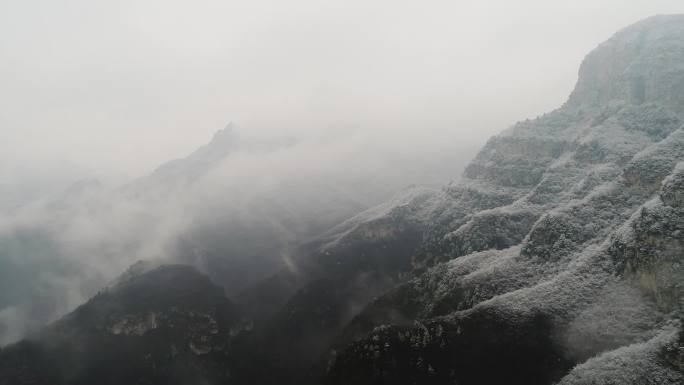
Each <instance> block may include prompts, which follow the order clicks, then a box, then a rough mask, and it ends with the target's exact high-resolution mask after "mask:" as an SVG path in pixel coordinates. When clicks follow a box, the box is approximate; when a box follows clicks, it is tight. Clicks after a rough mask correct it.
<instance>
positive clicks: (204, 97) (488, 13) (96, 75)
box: [0, 0, 684, 176]
mask: <svg viewBox="0 0 684 385" xmlns="http://www.w3.org/2000/svg"><path fill="white" fill-rule="evenodd" d="M680 12H684V3H682V1H681V0H629V1H624V0H623V1H618V0H575V1H567V0H564V1H549V0H518V1H510V0H495V1H481V0H478V1H454V0H451V1H402V0H382V1H370V0H363V1H357V0H344V1H324V0H303V1H302V0H300V1H282V0H249V1H220V0H216V1H214V0H194V1H178V0H124V1H93V0H0V84H2V86H1V87H0V105H2V108H0V153H2V154H3V155H2V157H0V161H3V159H4V160H5V161H6V159H8V158H14V159H22V160H33V159H38V158H41V159H51V158H59V159H64V160H67V161H70V162H74V163H77V164H81V165H83V166H85V167H87V168H89V169H97V170H107V171H114V172H118V173H124V174H126V175H129V174H130V175H131V176H132V175H136V174H141V173H145V172H147V171H149V170H150V169H151V168H153V167H154V165H156V164H157V163H159V162H162V161H164V160H167V159H169V158H174V157H177V156H180V155H183V154H185V153H187V152H189V151H190V150H192V149H194V148H195V147H197V146H198V145H200V144H201V143H204V142H206V141H207V140H208V139H209V138H210V137H211V134H212V133H213V132H214V131H216V130H217V129H219V128H221V127H223V126H224V125H225V124H226V123H227V122H229V121H233V122H236V123H237V124H238V125H239V126H241V127H242V128H243V129H246V130H250V131H252V132H255V133H257V134H259V135H261V134H264V135H277V134H278V133H283V132H285V133H288V134H289V133H297V134H299V133H308V134H316V135H319V136H328V135H330V134H331V133H334V134H335V135H343V134H346V133H349V132H365V131H368V130H375V131H376V132H377V133H378V134H377V135H376V137H377V138H381V137H383V136H385V137H387V138H391V137H396V136H402V137H405V138H411V137H417V136H420V135H423V136H424V135H426V134H428V135H433V133H434V135H435V137H437V138H440V140H442V138H444V137H445V133H447V134H448V135H447V136H446V137H449V138H452V140H453V141H454V142H459V141H460V142H467V143H473V145H475V144H477V143H479V142H482V141H483V140H484V139H485V138H486V137H488V136H489V135H491V134H493V133H496V132H498V131H500V130H502V129H503V128H505V127H506V126H508V125H510V124H512V123H514V121H516V120H519V119H523V118H526V117H534V116H536V115H538V114H541V113H543V112H545V111H548V110H550V109H552V108H554V107H557V106H559V105H560V104H561V103H562V102H563V101H564V100H565V98H566V97H567V95H568V94H569V92H570V90H571V89H572V87H573V85H574V83H575V81H576V77H577V69H578V66H579V64H580V62H581V60H582V58H583V56H584V55H585V54H586V53H587V52H588V51H589V50H591V49H592V48H594V47H595V46H596V45H597V44H598V43H600V42H601V41H603V40H605V39H606V38H608V37H609V36H610V35H612V34H613V33H614V32H616V31H617V30H618V29H620V28H622V27H624V26H626V25H628V24H630V23H632V22H635V21H637V20H639V19H642V18H644V17H647V16H650V15H653V14H657V13H680ZM409 142H410V141H409Z"/></svg>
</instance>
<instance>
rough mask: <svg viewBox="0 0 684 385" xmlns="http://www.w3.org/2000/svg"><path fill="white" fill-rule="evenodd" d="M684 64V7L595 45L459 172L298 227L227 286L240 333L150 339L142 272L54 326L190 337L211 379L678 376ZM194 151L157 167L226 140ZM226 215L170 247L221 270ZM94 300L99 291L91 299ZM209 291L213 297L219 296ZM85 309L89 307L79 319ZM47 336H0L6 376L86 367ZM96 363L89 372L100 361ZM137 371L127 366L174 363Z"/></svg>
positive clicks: (650, 380)
mask: <svg viewBox="0 0 684 385" xmlns="http://www.w3.org/2000/svg"><path fill="white" fill-rule="evenodd" d="M682 63H684V15H672V16H656V17H652V18H649V19H646V20H643V21H641V22H639V23H637V24H635V25H632V26H630V27H627V28H626V29H624V30H622V31H620V32H618V33H617V34H615V35H614V36H613V37H612V38H611V39H609V40H608V41H606V42H605V43H603V44H601V45H600V46H599V47H597V48H596V49H595V50H594V51H592V52H591V53H590V54H589V55H588V56H587V57H586V59H585V60H584V62H583V64H582V66H581V68H580V71H579V80H578V82H577V86H576V88H575V90H574V91H573V93H572V94H571V95H570V97H569V99H568V101H567V102H566V103H565V104H564V105H563V106H561V107H560V108H558V109H557V110H554V111H552V112H549V113H548V114H545V115H543V116H540V117H538V118H536V119H533V120H527V121H524V122H520V123H518V124H516V125H514V126H513V127H511V128H510V129H508V130H506V131H504V132H502V133H501V134H500V135H497V136H495V137H494V138H492V139H491V140H489V141H488V142H487V144H486V145H485V146H484V148H483V149H482V150H481V151H480V152H479V154H478V155H477V156H476V157H475V158H474V159H473V160H472V162H471V163H470V164H469V166H468V167H467V168H466V170H465V172H464V174H463V177H462V178H461V180H459V181H458V182H454V183H451V184H449V185H448V186H445V187H444V188H442V189H430V188H418V187H416V188H409V189H406V190H403V191H401V192H399V193H398V194H397V195H395V197H394V198H393V199H391V200H388V201H386V202H385V203H382V204H380V205H376V206H374V207H370V208H368V209H365V210H363V211H362V212H359V213H358V214H356V215H350V218H348V219H346V220H343V221H340V223H339V224H337V225H336V226H332V227H330V228H328V229H321V230H322V234H321V235H319V236H316V237H313V238H309V237H305V238H306V242H304V241H303V240H302V239H301V238H300V237H301V234H305V233H306V231H302V232H298V231H291V232H289V233H288V234H292V235H293V239H295V241H297V242H299V244H298V245H297V248H296V249H295V250H294V252H295V254H294V255H293V256H294V257H293V258H289V257H291V256H292V255H288V258H283V259H282V261H283V264H282V265H271V266H279V267H280V270H278V271H277V272H275V273H274V274H272V275H270V276H268V277H266V278H264V279H255V280H254V281H252V282H251V283H252V284H250V285H244V286H243V287H241V288H240V290H237V289H236V290H233V291H231V290H229V293H230V294H231V297H232V299H233V302H234V305H233V303H231V306H230V309H231V317H230V319H231V322H230V323H229V324H227V326H226V328H225V329H224V328H218V329H217V330H221V331H220V332H219V335H223V334H221V333H223V331H225V330H231V331H233V332H232V333H228V334H229V335H228V336H224V338H223V341H225V343H226V344H227V345H228V346H229V349H227V350H226V349H223V348H222V349H218V350H216V351H214V350H213V346H214V345H215V344H214V342H215V338H214V337H212V336H204V337H206V338H205V340H206V341H211V342H212V343H211V344H205V345H207V346H210V348H209V350H206V349H200V350H198V351H195V350H193V349H191V348H189V350H188V349H185V350H182V349H180V348H179V347H178V346H175V348H174V343H175V341H181V342H182V343H183V344H186V343H187V344H188V346H190V347H191V346H193V345H191V344H190V343H192V344H194V342H193V341H188V340H187V338H186V337H188V336H190V337H189V338H192V336H194V335H195V334H193V333H188V330H189V331H190V332H193V331H194V329H193V326H192V325H189V326H188V327H189V329H188V330H186V331H183V330H177V329H175V328H171V330H177V331H178V334H177V335H176V334H174V336H180V337H179V338H174V339H173V341H174V343H171V344H159V345H157V344H155V345H154V347H155V349H154V351H147V350H145V349H143V348H141V347H140V344H141V343H143V342H145V341H147V339H149V338H152V336H153V335H154V333H156V332H155V331H153V329H155V328H153V327H151V326H150V325H153V324H154V325H157V321H156V319H157V318H154V320H155V321H154V322H152V321H150V318H148V317H147V316H145V317H143V316H142V315H145V314H149V313H150V312H152V313H153V314H157V313H158V312H161V310H159V309H156V310H155V309H151V310H150V309H148V306H149V305H150V303H149V301H145V300H144V299H145V295H144V290H140V288H143V289H144V288H147V287H148V286H147V285H145V284H140V285H139V286H136V288H137V289H138V290H139V291H138V290H134V294H135V295H131V296H130V297H126V298H133V299H134V300H131V301H130V302H127V303H126V304H125V306H124V307H123V308H116V309H115V311H112V312H110V313H107V312H106V311H105V312H104V313H102V312H101V311H100V310H101V309H105V310H107V309H108V308H109V306H110V305H109V302H107V298H110V296H114V297H113V298H118V297H117V296H118V294H117V293H119V290H120V289H117V287H114V288H111V289H108V290H107V292H106V293H105V297H104V300H103V299H102V298H103V297H101V296H98V297H96V298H94V299H93V300H91V301H90V302H89V303H88V304H86V305H84V307H82V308H81V309H79V310H77V311H76V312H75V313H73V314H72V315H70V316H68V317H66V318H65V319H64V320H63V321H60V322H58V323H57V324H55V325H57V326H56V327H59V325H67V324H68V325H69V330H70V332H69V334H68V335H69V336H72V335H75V336H82V335H84V334H85V333H86V330H95V331H96V332H94V333H93V334H92V335H94V336H96V338H102V339H103V340H104V341H106V342H108V343H111V344H118V343H121V344H126V345H122V346H125V347H124V348H123V350H124V351H125V350H126V349H130V352H131V354H132V357H137V356H140V354H142V355H141V356H142V357H145V358H144V360H143V361H144V364H141V365H142V366H141V367H142V369H144V370H147V369H149V367H153V368H154V367H161V368H162V369H163V370H161V371H160V372H159V373H161V375H166V374H167V373H168V370H167V369H168V368H174V367H176V366H175V365H182V364H183V362H182V359H181V358H177V357H183V355H181V356H177V355H174V351H175V352H178V351H181V350H182V351H183V352H184V353H183V354H186V353H187V352H191V353H192V354H193V355H189V356H188V357H189V358H188V360H187V361H185V362H187V365H188V366H189V367H190V368H191V369H193V370H192V371H191V373H192V375H193V376H195V377H193V381H198V382H200V383H202V382H204V383H206V382H209V381H218V382H221V383H233V384H253V383H259V384H276V383H277V384H283V383H285V384H289V383H291V384H302V383H325V384H389V383H392V384H454V383H457V384H540V385H541V384H562V385H579V384H586V385H589V384H633V385H641V384H659V385H660V384H662V385H666V384H667V385H671V384H672V385H673V384H681V383H682V382H684V364H683V363H684V329H683V327H682V322H683V320H682V314H683V313H682V312H683V309H684V302H683V298H684V296H683V295H684V286H682V282H684V270H683V265H682V257H683V250H684V206H683V204H684V107H683V106H684V67H683V65H684V64H682ZM223 136H224V135H223V134H221V137H223ZM226 137H230V135H227V136H226ZM228 142H230V143H233V142H232V141H228ZM210 147H211V146H209V148H210ZM227 147H230V146H227ZM231 151H232V150H231ZM221 153H223V152H221ZM226 153H230V154H233V153H232V152H226ZM198 154H204V155H202V156H199V155H198V157H197V158H195V156H194V155H192V156H190V157H188V158H186V159H185V160H183V161H179V162H175V163H173V164H172V165H171V166H165V167H162V169H164V170H168V171H163V172H161V174H162V175H163V178H162V179H164V180H167V179H169V178H175V177H176V176H178V175H181V177H180V178H181V179H183V180H187V177H186V176H185V175H187V173H188V172H190V173H195V172H198V171H197V170H208V169H209V168H208V167H207V164H210V163H212V162H204V161H198V160H197V159H199V158H201V159H214V156H215V152H214V151H213V150H211V151H210V150H200V151H199V152H198ZM206 154H210V155H206ZM219 158H220V157H219ZM185 161H187V163H185ZM212 167H214V166H212ZM216 167H220V166H216ZM189 170H191V171H189ZM205 172H208V173H209V174H211V171H201V173H205ZM157 173H159V171H157V172H156V173H154V174H152V176H151V177H150V179H153V178H155V177H154V175H155V174H157ZM209 174H207V175H209ZM198 180H199V179H198ZM245 180H247V179H245ZM222 191H223V190H222ZM280 191H282V190H280ZM241 202H243V201H241ZM250 202H264V201H263V200H256V201H250ZM279 202H281V201H279ZM290 203H291V202H290ZM323 203H324V201H321V204H323ZM209 207H212V208H213V207H214V206H209ZM216 207H218V206H216ZM256 207H262V205H257V206H256ZM274 207H275V208H273V210H280V209H282V208H291V207H293V206H291V205H289V204H278V205H275V206H274ZM321 207H325V205H322V206H321ZM270 209H271V208H269V210H270ZM359 210H360V209H359ZM211 211H215V210H211ZM228 212H231V211H228ZM285 212H286V213H292V210H284V213H285ZM265 217H269V218H273V216H272V215H269V216H265ZM277 218H291V217H289V216H288V214H283V215H282V216H277ZM207 223H211V222H207ZM214 223H221V220H218V221H217V222H214ZM241 223H242V222H241ZM297 223H298V222H297V221H296V220H293V221H289V220H283V221H282V222H281V223H279V224H278V226H276V228H283V227H284V228H285V229H287V230H292V229H297ZM215 228H216V229H218V231H217V232H216V233H211V236H206V237H205V238H202V237H201V236H198V234H200V233H201V234H207V233H206V232H205V230H206V228H203V229H204V230H202V231H199V232H198V233H192V232H189V233H187V234H190V235H189V236H187V237H186V238H184V240H183V242H184V246H183V247H180V248H178V249H176V250H182V252H181V253H180V254H179V255H182V256H185V258H186V259H185V260H184V261H185V262H190V263H194V264H197V265H202V263H205V265H204V266H205V268H206V266H210V268H209V269H208V272H209V273H214V275H212V277H213V278H214V279H218V281H217V283H219V284H222V285H225V282H221V281H220V279H221V278H220V277H221V275H220V274H215V272H216V271H221V269H220V268H217V267H216V266H217V265H215V264H212V263H209V264H206V262H207V261H220V260H221V259H220V258H218V257H216V258H207V256H208V255H210V252H207V251H206V250H203V249H202V248H203V247H207V245H211V244H212V242H218V240H220V239H221V237H224V236H227V237H230V234H232V232H230V231H229V232H226V231H225V229H227V227H222V226H215ZM193 234H194V235H193ZM238 234H239V233H238ZM264 234H266V233H264ZM279 234H281V233H279ZM211 239H214V241H212V240H211ZM235 239H238V238H235ZM236 244H239V243H236ZM209 248H210V249H214V250H225V249H222V248H221V247H215V246H212V247H209ZM152 266H156V265H150V266H148V267H145V266H143V265H136V266H135V267H134V268H133V269H131V270H130V271H129V272H128V274H127V275H125V277H124V278H122V279H121V280H120V282H129V280H131V279H133V280H140V281H139V282H143V283H144V282H146V281H147V280H150V282H157V281H156V280H155V279H153V278H154V277H155V276H156V274H158V273H155V271H156V272H158V271H164V268H163V267H162V268H161V269H162V270H159V269H160V268H156V269H155V268H153V267H152ZM219 266H220V265H219ZM234 266H236V265H233V268H234ZM176 268H177V267H176ZM276 270H277V269H276ZM226 271H227V272H229V273H230V271H231V270H230V269H226ZM150 274H151V275H150ZM190 276H193V277H194V276H195V273H191V274H190ZM224 277H225V276H224ZM136 282H138V281H136ZM202 282H205V283H203V284H201V285H199V287H207V286H208V284H207V283H206V281H204V280H203V279H202ZM132 290H133V289H132ZM212 290H213V289H212ZM140 297H142V300H141V299H140ZM212 298H213V297H212ZM221 301H223V300H221ZM171 302H172V301H171ZM94 304H104V305H98V306H96V307H97V309H98V311H95V312H90V311H88V309H89V308H91V307H93V306H94ZM207 306H208V309H207V308H202V309H201V312H200V313H201V314H205V313H210V314H213V313H212V312H213V311H214V310H212V309H214V308H216V306H217V305H216V304H215V303H211V304H208V305H207ZM84 309H85V310H84ZM84 312H85V313H86V314H87V315H88V314H94V316H92V317H90V316H89V317H86V319H87V320H88V322H83V323H79V322H74V320H75V319H76V318H77V317H78V315H79V314H83V313H84ZM233 312H234V313H233ZM105 313H106V314H111V315H112V316H111V317H109V318H108V316H106V314H105ZM164 314H166V313H164ZM155 317H156V316H155ZM172 318H173V317H171V318H164V319H165V320H167V319H172ZM179 319H182V317H181V318H179ZM238 319H239V320H240V321H239V322H238V321H234V320H238ZM112 322H113V323H114V325H119V327H117V328H114V329H112V328H108V325H109V326H111V325H112ZM124 326H125V327H124ZM129 326H130V327H129ZM122 327H123V328H122ZM199 329H200V331H204V330H205V329H203V328H202V327H200V328H199ZM48 330H50V329H48ZM121 330H130V331H131V332H130V333H123V334H124V335H123V336H122V335H121V334H122V333H120V332H119V331H121ZM174 333H175V332H174ZM200 334H201V333H200ZM210 334H212V333H210ZM215 334H216V333H213V334H212V335H215ZM184 338H185V339H184ZM201 338H202V336H201V335H200V339H201ZM52 341H54V340H50V339H49V338H46V337H44V335H41V334H40V333H39V334H37V335H36V337H35V338H33V339H29V340H28V341H25V342H23V343H21V344H19V345H14V346H11V347H9V348H7V349H6V350H3V351H2V352H0V363H2V365H0V385H2V384H5V383H7V384H10V383H12V384H15V383H38V384H42V383H53V382H58V383H59V382H62V383H78V382H79V381H86V379H88V378H91V377H88V376H86V375H85V374H83V375H82V377H79V373H76V374H75V375H74V374H73V372H70V371H69V370H67V369H68V368H70V367H71V366H69V365H71V364H70V363H69V364H65V363H64V361H59V360H53V359H51V358H50V356H49V355H44V354H43V353H42V350H41V349H44V347H45V346H58V347H59V349H65V350H66V351H69V349H71V345H70V344H71V341H70V340H68V339H66V338H62V339H60V340H59V341H58V342H57V344H56V345H51V343H52ZM96 341H97V339H96ZM202 341H204V340H202ZM181 342H179V343H181ZM129 344H130V345H129ZM143 345H144V344H143ZM219 345H220V344H219ZM26 346H29V347H30V349H32V350H30V349H29V350H30V351H29V350H27V348H26ZM86 346H87V348H86V350H85V351H86V354H87V352H88V349H96V348H92V347H91V346H94V345H86ZM194 346H197V345H196V344H194ZM217 346H218V345H217ZM140 349H142V350H140ZM57 351H60V350H57ZM226 352H229V353H228V354H226ZM124 353H125V352H124ZM133 353H135V354H137V355H135V354H133ZM143 353H144V354H143ZM178 360H181V362H179V361H178ZM150 363H154V365H151V364H150ZM91 365H93V364H90V363H88V364H87V365H86V366H85V368H84V369H83V372H82V373H96V372H97V368H94V367H93V366H91ZM125 365H133V366H132V367H124V368H123V369H122V370H132V369H131V368H134V369H136V370H138V369H140V368H141V367H139V366H135V365H136V364H135V363H133V362H131V363H128V362H127V363H126V364H125ZM125 365H124V366H125ZM157 365H159V366H157ZM26 368H29V369H26ZM204 368H219V369H220V370H219V371H204ZM102 369H103V370H104V371H106V370H107V368H106V366H105V367H102ZM197 369H201V370H197ZM26 373H32V376H30V381H32V382H29V381H28V380H26V378H29V377H26ZM64 373H68V374H70V375H74V377H65V376H64ZM142 373H143V375H141V376H140V377H137V378H134V379H133V378H131V379H127V381H129V382H133V381H143V380H144V381H147V382H148V383H163V381H164V380H163V379H164V378H166V377H163V376H161V377H154V375H147V372H142ZM216 373H219V374H220V376H221V377H216ZM226 373H228V374H226ZM107 378H109V377H107ZM155 381H156V382H155Z"/></svg>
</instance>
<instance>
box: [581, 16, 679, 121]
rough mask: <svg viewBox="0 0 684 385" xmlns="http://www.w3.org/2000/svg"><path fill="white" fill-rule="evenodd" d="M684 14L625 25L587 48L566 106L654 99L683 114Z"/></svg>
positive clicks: (652, 101) (602, 104) (600, 104)
mask: <svg viewBox="0 0 684 385" xmlns="http://www.w3.org/2000/svg"><path fill="white" fill-rule="evenodd" d="M682 88H684V14H677V15H658V16H653V17H649V18H647V19H644V20H642V21H639V22H637V23H635V24H633V25H631V26H628V27H626V28H624V29H622V30H620V31H619V32H617V33H616V34H615V35H613V36H612V37H611V38H610V39H608V40H607V41H605V42H604V43H602V44H601V45H599V46H598V47H597V48H596V49H594V50H593V51H592V52H590V53H589V54H588V55H587V56H586V58H585V59H584V61H583V62H582V65H581V67H580V70H579V79H578V81H577V85H576V87H575V90H574V91H573V93H572V95H571V96H570V99H569V101H568V105H569V106H575V107H596V106H606V105H608V104H611V103H627V104H643V103H657V104H661V105H663V106H665V107H667V108H670V109H672V110H673V111H674V112H676V113H677V114H679V115H680V116H681V115H684V94H682V92H681V89H682Z"/></svg>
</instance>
